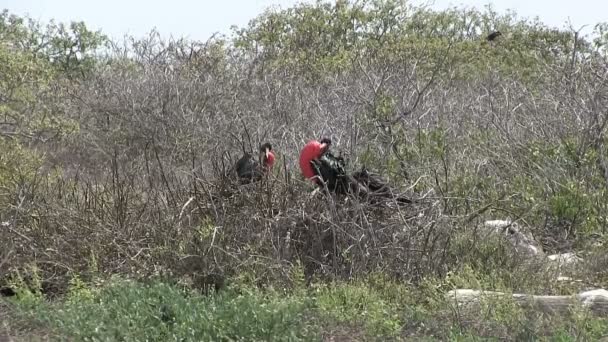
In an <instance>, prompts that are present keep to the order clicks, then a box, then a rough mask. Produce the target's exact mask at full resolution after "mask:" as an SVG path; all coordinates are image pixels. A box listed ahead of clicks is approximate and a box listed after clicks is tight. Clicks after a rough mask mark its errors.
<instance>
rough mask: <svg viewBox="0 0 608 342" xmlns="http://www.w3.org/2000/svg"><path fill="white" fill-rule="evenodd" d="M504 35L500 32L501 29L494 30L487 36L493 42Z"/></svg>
mask: <svg viewBox="0 0 608 342" xmlns="http://www.w3.org/2000/svg"><path fill="white" fill-rule="evenodd" d="M500 36H502V33H500V31H494V32H492V33H490V34H489V35H488V36H487V37H486V40H487V41H489V42H491V41H494V40H495V39H496V38H498V37H500Z"/></svg>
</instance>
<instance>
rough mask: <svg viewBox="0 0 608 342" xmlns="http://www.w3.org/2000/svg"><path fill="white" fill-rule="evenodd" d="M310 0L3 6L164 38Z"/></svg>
mask: <svg viewBox="0 0 608 342" xmlns="http://www.w3.org/2000/svg"><path fill="white" fill-rule="evenodd" d="M298 2H310V0H304V1H301V0H198V1H197V0H171V1H166V0H165V1H162V0H103V1H99V0H93V1H92V0H89V1H87V0H0V9H8V10H9V12H10V13H14V14H17V15H26V14H27V15H29V16H31V17H32V18H34V19H39V20H41V21H43V22H48V21H49V20H50V19H55V20H56V21H60V22H70V21H84V22H85V24H86V25H87V27H89V28H92V29H101V30H102V31H103V32H104V33H105V34H107V35H109V36H110V37H112V38H122V37H123V35H124V34H132V35H135V36H137V37H140V36H143V35H145V34H147V33H148V32H150V30H152V29H153V28H156V29H157V30H158V31H159V32H160V33H161V35H162V36H164V37H169V36H173V37H175V38H178V37H185V38H190V39H196V40H206V39H207V38H209V37H210V36H211V35H212V34H213V33H215V32H219V33H229V32H230V31H229V30H230V27H231V26H232V25H237V26H245V25H246V24H247V23H248V22H249V20H251V19H253V18H254V17H255V16H257V15H258V14H260V13H262V12H263V11H264V9H266V8H268V7H280V8H287V7H290V6H293V5H294V4H296V3H298ZM490 2H491V1H488V0H426V1H424V2H423V0H419V1H417V0H411V2H410V3H413V4H422V3H427V4H430V5H431V7H432V8H434V9H445V8H447V7H449V6H451V5H457V6H467V7H478V8H482V7H483V6H484V5H486V4H488V3H490ZM492 5H493V6H494V8H495V9H496V10H497V11H499V12H503V11H505V10H507V9H512V10H515V11H516V13H517V14H518V16H519V17H528V18H533V17H535V16H538V17H539V18H540V19H541V21H543V22H544V23H546V24H547V25H549V26H557V27H564V25H566V24H567V23H568V20H569V21H570V22H571V23H572V26H573V27H574V28H575V29H578V28H580V27H581V26H583V25H589V26H588V27H587V28H586V29H584V30H583V32H585V33H588V32H590V31H591V29H592V28H593V26H594V25H595V24H596V23H598V22H608V1H605V0H574V1H573V0H503V1H494V2H492Z"/></svg>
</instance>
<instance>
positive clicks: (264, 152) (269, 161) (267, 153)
mask: <svg viewBox="0 0 608 342" xmlns="http://www.w3.org/2000/svg"><path fill="white" fill-rule="evenodd" d="M260 159H261V160H262V164H264V166H265V167H266V168H267V169H271V168H272V166H273V165H274V159H275V158H274V153H273V152H272V145H271V144H270V143H268V142H267V143H263V144H262V146H260Z"/></svg>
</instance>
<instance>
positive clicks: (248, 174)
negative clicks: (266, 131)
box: [234, 143, 275, 184]
mask: <svg viewBox="0 0 608 342" xmlns="http://www.w3.org/2000/svg"><path fill="white" fill-rule="evenodd" d="M274 159H275V156H274V153H273V152H272V145H271V144H270V143H264V144H262V146H260V154H259V157H258V160H256V158H254V157H253V156H252V155H251V153H247V152H246V153H245V155H243V156H242V157H241V159H239V160H238V161H237V162H236V164H235V165H234V170H235V171H236V175H237V177H238V179H239V182H240V183H241V184H248V183H251V182H257V181H259V180H261V179H262V177H263V176H264V175H265V174H267V173H268V172H269V171H270V170H271V169H272V166H273V165H274Z"/></svg>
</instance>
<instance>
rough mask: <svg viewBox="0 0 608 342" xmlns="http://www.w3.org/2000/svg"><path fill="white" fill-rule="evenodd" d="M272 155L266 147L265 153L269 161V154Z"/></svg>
mask: <svg viewBox="0 0 608 342" xmlns="http://www.w3.org/2000/svg"><path fill="white" fill-rule="evenodd" d="M269 153H270V150H269V149H268V147H266V152H265V153H264V154H265V155H266V159H268V154H269Z"/></svg>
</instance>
